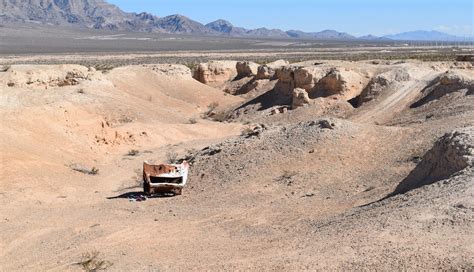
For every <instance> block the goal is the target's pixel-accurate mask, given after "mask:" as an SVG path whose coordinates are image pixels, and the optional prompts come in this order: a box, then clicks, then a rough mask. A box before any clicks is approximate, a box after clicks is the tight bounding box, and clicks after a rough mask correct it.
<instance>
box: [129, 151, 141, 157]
mask: <svg viewBox="0 0 474 272" xmlns="http://www.w3.org/2000/svg"><path fill="white" fill-rule="evenodd" d="M138 154H140V151H139V150H137V149H131V150H129V151H128V153H127V156H131V157H133V156H137V155H138Z"/></svg>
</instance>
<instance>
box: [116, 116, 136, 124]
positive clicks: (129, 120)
mask: <svg viewBox="0 0 474 272" xmlns="http://www.w3.org/2000/svg"><path fill="white" fill-rule="evenodd" d="M118 121H119V123H121V124H128V123H132V122H133V121H135V119H133V117H130V116H122V117H120V118H119V119H118Z"/></svg>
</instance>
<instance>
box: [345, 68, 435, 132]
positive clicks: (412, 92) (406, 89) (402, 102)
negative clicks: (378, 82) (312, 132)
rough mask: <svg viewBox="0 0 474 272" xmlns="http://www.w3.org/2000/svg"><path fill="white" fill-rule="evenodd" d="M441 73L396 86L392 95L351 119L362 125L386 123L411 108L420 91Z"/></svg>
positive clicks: (432, 72)
mask: <svg viewBox="0 0 474 272" xmlns="http://www.w3.org/2000/svg"><path fill="white" fill-rule="evenodd" d="M438 74H439V72H436V71H430V72H426V73H424V75H423V76H422V77H421V79H416V80H411V81H408V82H406V83H405V84H404V85H402V86H395V87H394V88H392V89H391V91H393V92H392V93H390V94H388V95H386V96H384V97H382V98H381V99H380V100H379V102H378V103H374V104H372V105H370V106H369V107H366V108H365V109H364V110H363V111H360V112H358V113H357V114H355V115H354V116H353V117H352V118H351V119H352V120H354V121H356V122H361V123H384V122H386V121H387V120H389V119H390V118H391V117H393V115H394V114H396V113H397V112H400V111H402V110H403V109H405V108H406V107H408V106H409V104H410V103H412V102H413V100H415V99H416V97H417V96H418V95H419V94H420V91H421V90H423V88H425V87H426V85H427V84H428V83H429V82H430V81H432V80H433V79H434V78H435V77H436V76H437V75H438Z"/></svg>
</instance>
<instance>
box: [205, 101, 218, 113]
mask: <svg viewBox="0 0 474 272" xmlns="http://www.w3.org/2000/svg"><path fill="white" fill-rule="evenodd" d="M217 107H219V103H217V102H212V103H211V104H209V105H207V112H208V113H211V112H214V111H215V110H216V109H217Z"/></svg>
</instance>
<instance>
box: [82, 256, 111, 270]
mask: <svg viewBox="0 0 474 272" xmlns="http://www.w3.org/2000/svg"><path fill="white" fill-rule="evenodd" d="M99 255H100V252H99V251H91V252H86V253H83V254H82V256H81V261H80V262H79V265H80V266H81V267H82V269H83V270H84V271H87V272H96V271H103V270H107V269H108V268H109V267H111V266H112V265H113V263H111V262H109V261H107V260H103V259H101V258H100V256H99Z"/></svg>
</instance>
